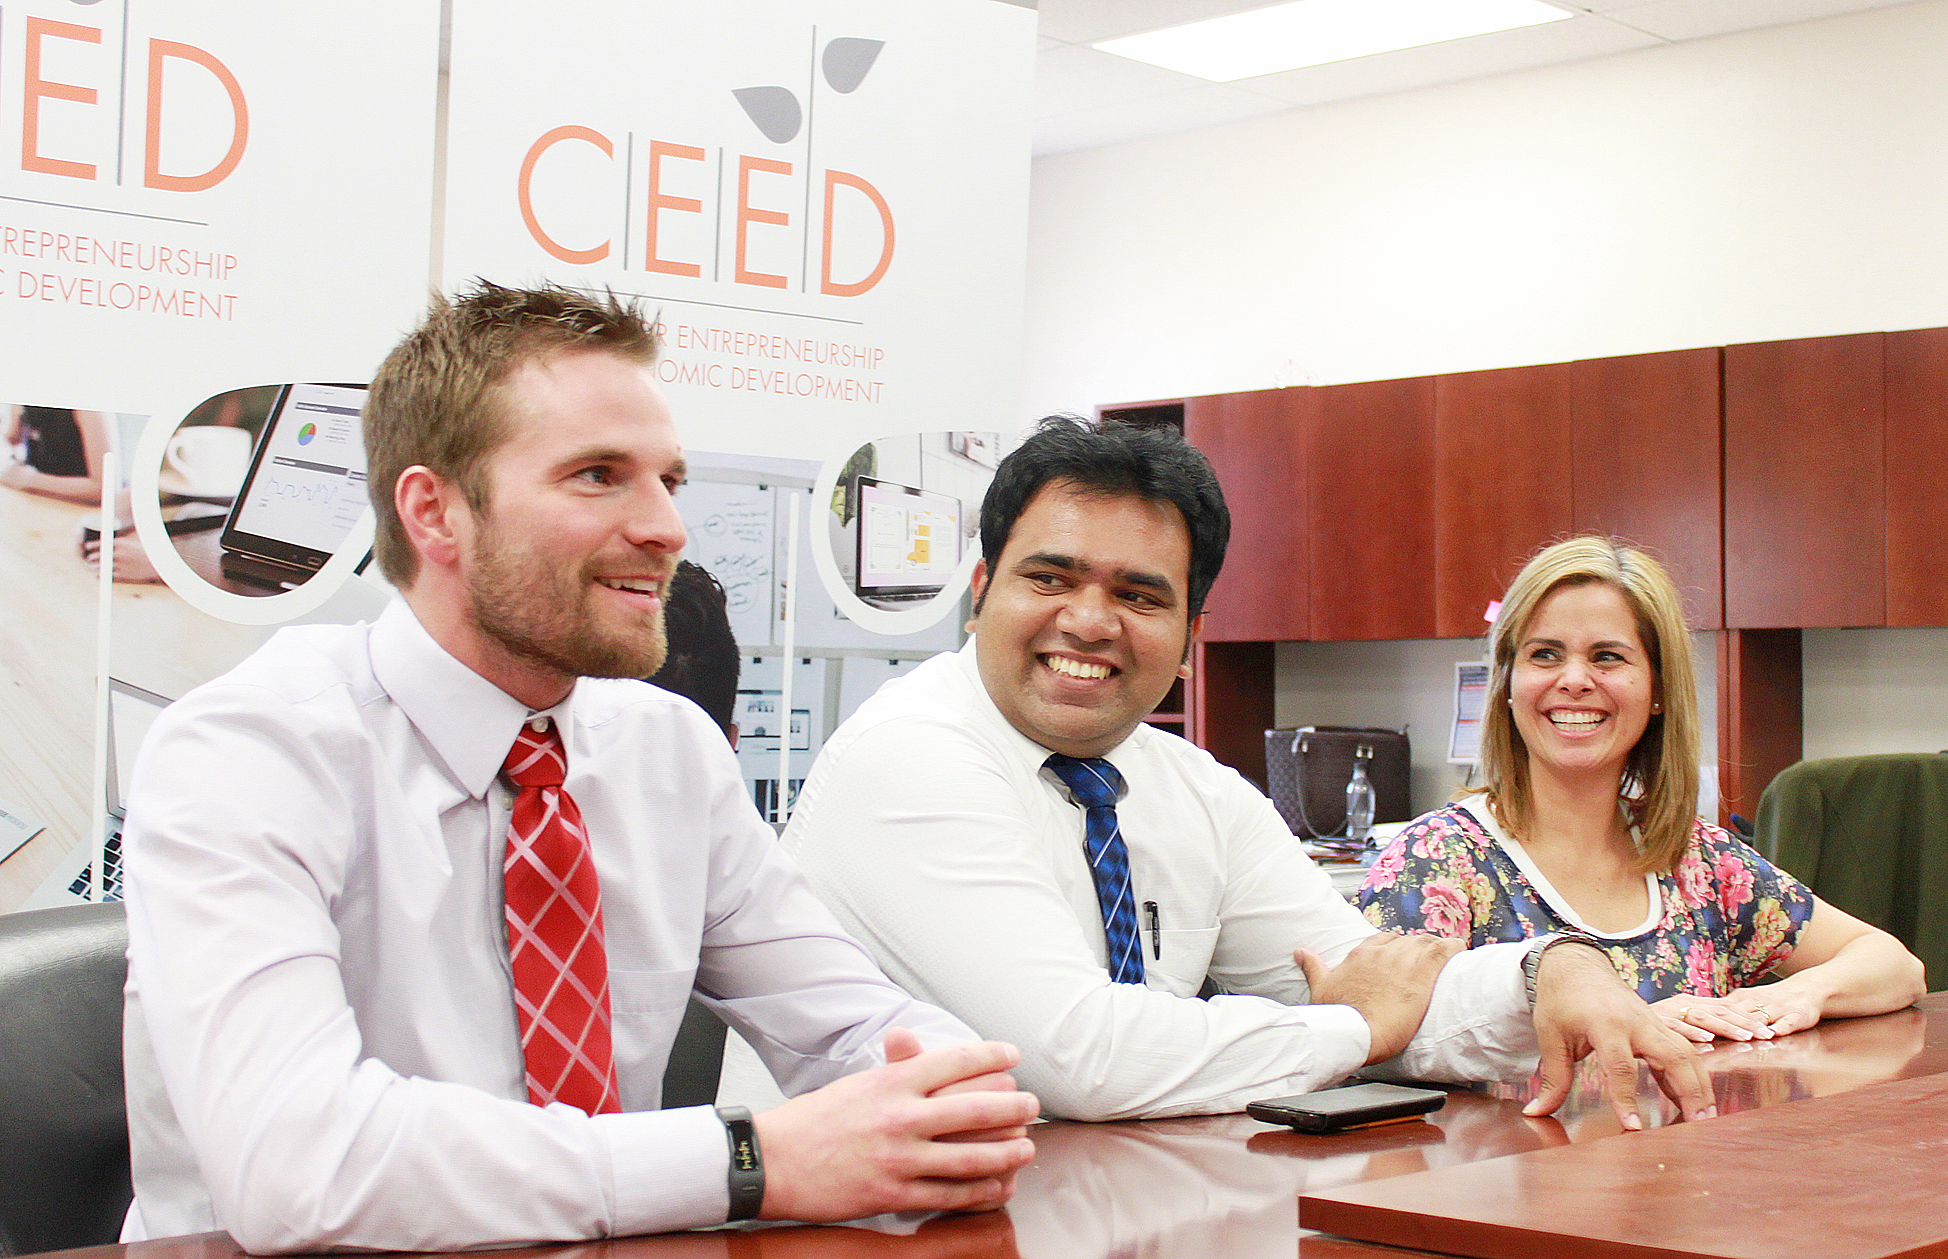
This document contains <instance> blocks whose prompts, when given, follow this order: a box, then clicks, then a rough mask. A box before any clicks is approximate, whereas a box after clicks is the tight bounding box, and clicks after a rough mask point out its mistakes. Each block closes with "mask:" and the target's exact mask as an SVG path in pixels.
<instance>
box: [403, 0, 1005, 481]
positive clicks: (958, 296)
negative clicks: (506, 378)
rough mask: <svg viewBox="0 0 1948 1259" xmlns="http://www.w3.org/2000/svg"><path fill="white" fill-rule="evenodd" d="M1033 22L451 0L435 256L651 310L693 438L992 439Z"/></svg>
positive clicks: (849, 0)
mask: <svg viewBox="0 0 1948 1259" xmlns="http://www.w3.org/2000/svg"><path fill="white" fill-rule="evenodd" d="M1034 30H1035V14H1034V11H1033V10H1032V9H1026V8H1021V7H1019V6H1016V5H1013V4H1007V3H1002V2H1001V0H817V2H814V3H807V2H806V0H718V2H716V3H711V4H707V5H698V4H687V3H674V2H668V0H649V2H646V3H636V4H630V5H626V6H621V5H617V6H598V5H582V4H577V5H556V6H548V7H546V8H540V9H537V8H535V7H534V6H532V5H527V4H520V3H516V2H515V0H456V2H455V3H454V5H453V22H452V43H451V54H452V55H451V86H450V99H449V110H448V130H447V137H448V148H447V173H448V182H447V194H446V209H445V217H444V237H443V250H444V258H443V265H442V273H443V275H444V278H445V281H446V284H447V287H449V288H452V287H454V286H456V285H458V284H461V283H463V282H464V281H465V280H467V279H468V278H469V277H472V276H475V275H484V276H487V277H488V278H490V279H494V280H496V281H499V282H502V283H514V284H519V283H531V282H534V281H536V280H539V279H543V278H545V279H550V280H554V281H557V282H560V283H563V284H568V285H573V286H577V287H588V288H601V287H604V286H606V287H609V288H613V289H614V290H615V291H616V292H618V293H625V294H633V295H637V296H639V297H641V298H642V299H643V300H644V304H645V305H646V307H647V308H649V309H650V310H653V311H656V312H658V322H659V324H660V327H661V332H662V336H663V341H664V353H663V357H662V359H661V361H660V363H659V365H658V370H659V373H660V374H661V377H662V380H663V383H664V387H665V389H666V390H667V392H668V395H669V397H670V401H671V405H672V407H673V408H674V410H675V412H676V415H677V422H678V426H679V428H680V429H681V430H682V431H683V432H684V434H685V436H686V440H688V441H690V442H692V443H693V444H699V445H707V446H708V447H709V448H711V449H716V450H725V451H747V452H753V453H760V452H761V453H766V454H775V455H785V456H790V457H800V458H803V457H811V458H820V459H825V458H830V457H832V455H833V453H834V452H835V451H849V450H851V449H852V448H853V447H856V446H857V445H859V444H860V443H861V442H864V441H868V440H871V439H873V438H877V437H881V436H884V435H886V434H888V433H894V432H920V431H927V430H957V429H987V430H991V429H997V428H1004V429H1013V428H1016V427H1018V426H1019V424H1020V422H1021V417H1019V416H1017V415H1016V414H1015V411H1016V409H1017V407H1018V393H1019V385H1018V374H1019V373H1018V362H1019V358H1020V350H1021V326H1022V300H1023V269H1024V256H1025V236H1026V215H1027V188H1028V155H1029V128H1030V121H1031V118H1030V114H1031V110H1030V104H1031V101H1032V98H1033V94H1032V69H1033V53H1034Z"/></svg>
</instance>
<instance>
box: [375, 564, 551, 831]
mask: <svg viewBox="0 0 1948 1259" xmlns="http://www.w3.org/2000/svg"><path fill="white" fill-rule="evenodd" d="M371 644H372V674H373V676H374V677H375V678H377V679H378V682H379V685H380V686H381V687H383V688H385V692H386V694H387V695H388V696H390V697H391V699H392V701H393V703H395V704H397V705H399V710H400V711H401V712H403V713H405V714H406V719H407V720H408V721H410V722H412V723H413V727H414V728H415V729H416V730H418V731H419V734H420V737H421V738H423V739H425V740H426V744H427V746H428V747H429V748H431V749H432V751H433V754H434V755H435V756H437V757H438V758H439V759H440V762H441V763H442V764H443V765H445V767H446V771H447V773H448V774H450V775H451V776H452V777H453V780H454V781H455V782H457V783H459V784H460V787H461V788H462V789H463V790H464V791H466V793H467V794H468V795H469V796H472V797H474V798H475V799H479V798H480V797H482V796H484V795H486V794H487V789H488V788H489V787H491V786H493V783H494V777H495V775H497V774H499V773H500V771H501V765H502V764H503V763H504V762H505V761H506V760H507V750H508V749H509V748H510V747H512V746H514V735H515V732H516V731H518V730H519V729H520V727H521V723H522V722H524V721H526V720H528V719H529V718H530V717H533V716H536V715H538V714H535V713H532V712H530V711H529V709H528V706H527V705H526V704H523V703H522V702H521V701H520V700H518V699H515V698H514V697H513V696H512V695H509V694H508V693H507V692H506V691H503V690H501V688H499V687H498V686H495V685H494V684H493V683H492V682H489V681H488V680H487V679H486V678H483V677H481V676H480V675H479V674H478V673H475V672H474V671H473V670H472V669H469V668H468V667H467V666H466V665H464V664H461V663H460V662H459V661H458V660H456V659H454V657H453V656H452V655H451V654H449V653H448V652H447V650H446V648H444V647H442V646H440V645H439V643H437V642H435V641H434V639H433V636H432V635H431V634H429V633H427V632H426V627H425V626H423V625H421V624H420V623H419V618H418V617H417V616H415V615H414V614H413V610H412V608H411V607H409V606H407V604H406V601H405V600H403V599H395V600H393V602H392V603H391V604H390V605H389V606H388V607H387V608H386V610H385V611H384V612H383V613H381V614H380V616H379V619H378V620H377V621H376V622H375V623H374V624H373V626H372V638H371ZM574 697H575V692H574V691H573V690H570V691H569V693H568V698H566V699H564V700H562V702H561V703H559V704H557V705H555V706H554V707H553V708H550V709H548V710H546V711H547V714H548V715H550V716H552V717H554V718H555V720H556V721H557V722H558V723H562V724H563V728H564V732H565V731H566V728H567V727H566V722H567V718H568V710H569V706H570V705H571V704H572V703H573V701H574ZM564 738H566V735H565V733H564ZM571 742H572V741H571Z"/></svg>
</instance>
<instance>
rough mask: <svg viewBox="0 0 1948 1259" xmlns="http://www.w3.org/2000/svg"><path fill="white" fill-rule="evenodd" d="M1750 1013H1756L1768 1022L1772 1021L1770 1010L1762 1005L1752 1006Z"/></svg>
mask: <svg viewBox="0 0 1948 1259" xmlns="http://www.w3.org/2000/svg"><path fill="white" fill-rule="evenodd" d="M1752 1013H1754V1014H1756V1015H1758V1016H1759V1017H1760V1018H1762V1019H1764V1020H1765V1021H1766V1022H1768V1023H1770V1022H1771V1021H1772V1011H1770V1010H1768V1009H1766V1008H1765V1007H1764V1006H1762V1005H1755V1006H1753V1007H1752Z"/></svg>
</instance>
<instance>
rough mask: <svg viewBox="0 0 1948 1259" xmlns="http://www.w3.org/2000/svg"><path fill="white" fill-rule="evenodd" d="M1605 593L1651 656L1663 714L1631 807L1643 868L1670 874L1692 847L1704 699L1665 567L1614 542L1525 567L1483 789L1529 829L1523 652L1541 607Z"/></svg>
mask: <svg viewBox="0 0 1948 1259" xmlns="http://www.w3.org/2000/svg"><path fill="white" fill-rule="evenodd" d="M1586 585H1604V586H1609V587H1611V588H1612V589H1614V590H1615V591H1617V593H1619V594H1621V595H1622V596H1623V599H1624V602H1625V603H1627V604H1629V605H1630V610H1631V612H1632V614H1633V615H1634V616H1635V617H1636V621H1637V635H1638V637H1639V638H1641V639H1642V640H1643V644H1644V649H1645V651H1647V652H1648V653H1649V655H1650V667H1651V675H1652V678H1653V680H1654V688H1655V689H1654V690H1653V694H1654V695H1655V696H1656V698H1657V699H1658V700H1659V701H1661V702H1662V705H1663V711H1662V712H1661V713H1652V714H1651V718H1650V723H1649V724H1648V725H1647V726H1645V727H1644V733H1643V736H1642V737H1641V738H1639V739H1638V740H1637V745H1636V746H1635V747H1633V748H1632V749H1630V756H1629V759H1628V760H1627V761H1626V762H1625V764H1624V770H1623V783H1622V786H1621V791H1622V796H1623V802H1624V805H1625V807H1626V808H1628V809H1629V811H1630V815H1631V818H1632V819H1633V820H1634V821H1635V822H1636V824H1637V828H1638V834H1639V835H1640V837H1641V841H1642V848H1641V851H1640V854H1639V857H1638V867H1639V868H1640V869H1642V870H1646V871H1655V872H1657V873H1668V872H1670V871H1672V870H1674V869H1676V868H1677V863H1678V861H1679V860H1680V859H1682V858H1683V856H1684V853H1685V850H1686V849H1687V848H1688V847H1689V846H1690V844H1691V832H1692V827H1693V824H1694V819H1695V818H1696V816H1697V807H1698V694H1697V680H1696V674H1695V671H1694V670H1693V669H1692V666H1691V638H1690V632H1689V631H1688V630H1687V629H1686V627H1685V624H1684V606H1683V601H1682V599H1681V598H1680V596H1679V595H1678V591H1677V586H1676V584H1675V583H1673V582H1672V581H1671V577H1670V574H1669V573H1667V572H1665V571H1664V566H1663V565H1661V564H1659V563H1658V562H1657V561H1656V560H1654V559H1652V558H1651V557H1650V556H1648V555H1646V554H1645V553H1644V552H1642V551H1640V550H1638V549H1637V548H1635V547H1633V546H1631V545H1630V544H1629V543H1627V542H1622V541H1619V540H1617V539H1615V538H1598V537H1583V538H1571V539H1569V540H1568V541H1566V542H1557V543H1555V544H1553V545H1551V546H1547V547H1544V548H1543V549H1542V550H1541V551H1538V552H1537V553H1536V554H1535V555H1534V557H1532V558H1531V559H1530V560H1529V562H1528V563H1527V564H1524V565H1523V566H1522V571H1521V572H1520V573H1517V574H1516V576H1515V581H1514V582H1513V583H1512V584H1511V585H1510V586H1509V588H1508V593H1507V594H1506V595H1504V596H1503V597H1502V606H1501V611H1500V613H1499V614H1497V616H1496V617H1495V625H1494V628H1493V629H1492V630H1490V631H1489V639H1490V642H1491V644H1492V646H1493V648H1494V664H1493V667H1492V670H1491V672H1490V673H1489V678H1488V704H1487V706H1486V711H1485V712H1484V713H1483V716H1482V723H1481V726H1482V729H1481V772H1482V785H1481V786H1479V787H1477V788H1474V789H1473V790H1474V791H1478V792H1482V793H1485V794H1486V796H1487V797H1488V803H1489V806H1490V807H1491V808H1493V809H1494V811H1495V816H1496V817H1497V819H1499V820H1500V822H1501V824H1502V826H1503V828H1504V829H1506V830H1507V831H1508V832H1509V834H1511V835H1514V836H1516V837H1518V838H1519V837H1520V836H1521V834H1522V832H1523V831H1525V830H1526V829H1528V827H1529V824H1530V822H1531V820H1532V819H1531V818H1530V816H1529V814H1530V810H1531V807H1532V805H1533V798H1532V796H1531V793H1530V788H1529V757H1528V746H1527V745H1526V744H1525V743H1524V742H1523V741H1522V734H1521V731H1519V730H1517V729H1516V727H1515V719H1514V716H1513V713H1512V711H1511V709H1510V707H1509V697H1510V695H1511V690H1510V686H1511V683H1512V680H1513V675H1514V670H1515V660H1516V652H1517V649H1518V648H1519V647H1520V646H1521V643H1522V639H1523V637H1524V635H1525V634H1526V633H1527V631H1528V628H1529V623H1530V622H1531V621H1532V620H1534V618H1535V612H1536V609H1537V608H1538V607H1540V606H1541V605H1542V601H1543V600H1544V599H1546V598H1548V597H1549V596H1550V595H1551V594H1553V593H1554V592H1555V591H1557V590H1560V589H1562V588H1564V587H1566V586H1586Z"/></svg>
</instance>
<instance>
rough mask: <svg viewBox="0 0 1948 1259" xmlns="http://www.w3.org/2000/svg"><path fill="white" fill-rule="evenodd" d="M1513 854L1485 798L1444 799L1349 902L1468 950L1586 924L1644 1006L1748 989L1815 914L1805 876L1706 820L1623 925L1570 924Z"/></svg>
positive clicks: (1393, 926)
mask: <svg viewBox="0 0 1948 1259" xmlns="http://www.w3.org/2000/svg"><path fill="white" fill-rule="evenodd" d="M1520 852H1521V848H1520V845H1519V844H1516V843H1515V842H1514V841H1513V840H1510V839H1509V838H1508V837H1507V836H1506V835H1505V834H1504V833H1503V832H1502V830H1501V827H1500V826H1499V825H1497V824H1496V823H1495V821H1494V819H1493V816H1492V815H1491V814H1490V812H1489V810H1488V806H1487V805H1486V804H1485V803H1482V804H1451V805H1449V806H1447V807H1446V808H1444V809H1437V810H1435V811H1434V812H1432V813H1429V814H1426V815H1425V816H1423V817H1420V818H1418V819H1416V820H1415V821H1414V822H1413V823H1412V824H1411V825H1410V826H1408V827H1407V829H1406V830H1404V831H1402V832H1401V833H1400V835H1399V837H1398V838H1397V839H1395V840H1394V841H1393V843H1391V844H1390V845H1388V846H1387V849H1386V851H1385V852H1382V853H1381V854H1380V856H1379V858H1378V859H1377V860H1375V861H1374V863H1373V868H1372V869H1371V870H1369V871H1368V872H1367V876H1366V882H1365V883H1364V884H1363V885H1361V887H1360V890H1359V895H1358V897H1357V898H1356V900H1355V904H1357V905H1358V906H1359V907H1360V909H1361V910H1363V911H1364V912H1365V914H1366V917H1367V920H1368V921H1370V922H1371V923H1372V924H1373V925H1374V926H1376V927H1379V928H1380V929H1382V930H1392V931H1405V932H1408V933H1419V934H1424V935H1441V936H1451V937H1454V938H1457V939H1463V940H1466V941H1467V942H1468V947H1469V948H1474V947H1476V946H1478V945H1483V944H1495V943H1498V942H1503V941H1511V940H1524V939H1532V938H1534V937H1536V936H1540V935H1547V934H1549V933H1550V932H1552V931H1563V930H1568V929H1571V928H1574V929H1576V930H1581V931H1589V932H1590V934H1592V935H1594V936H1597V937H1598V938H1600V939H1602V940H1603V941H1604V943H1605V944H1606V946H1607V947H1608V950H1609V953H1610V959H1611V961H1613V962H1614V963H1615V964H1616V968H1617V973H1618V974H1619V975H1621V976H1623V980H1624V982H1625V983H1627V984H1629V985H1630V986H1631V987H1633V988H1635V989H1636V990H1637V995H1638V996H1640V997H1642V998H1643V999H1644V1000H1646V1001H1657V1000H1661V999H1662V998H1664V997H1672V996H1676V995H1678V994H1679V993H1685V994H1689V995H1693V996H1713V997H1722V996H1724V995H1726V994H1727V993H1729V992H1731V991H1732V990H1733V989H1735V988H1744V987H1748V986H1750V985H1751V984H1752V983H1753V982H1754V981H1755V980H1757V979H1758V978H1759V977H1760V976H1762V975H1764V974H1765V973H1766V972H1767V971H1769V970H1771V969H1772V968H1773V967H1774V966H1776V965H1778V964H1779V963H1780V962H1781V961H1783V960H1785V959H1786V958H1787V957H1790V956H1791V955H1792V950H1793V945H1794V942H1795V941H1797V940H1798V938H1799V933H1800V931H1801V930H1802V929H1803V928H1804V927H1805V926H1806V921H1807V919H1809V918H1811V917H1812V913H1813V894H1812V893H1811V892H1810V891H1808V890H1807V889H1806V885H1805V884H1804V883H1801V882H1800V881H1799V880H1798V879H1796V878H1794V877H1793V876H1792V875H1790V874H1788V873H1787V872H1786V871H1784V870H1781V869H1779V868H1778V867H1777V866H1775V865H1773V864H1772V863H1771V862H1769V861H1767V860H1766V859H1765V858H1764V857H1761V856H1760V855H1759V854H1758V853H1756V852H1754V851H1753V850H1752V849H1751V848H1750V847H1748V846H1747V845H1745V844H1743V843H1740V842H1739V841H1738V840H1737V839H1734V838H1733V837H1732V836H1731V835H1729V834H1727V833H1726V832H1725V831H1723V830H1720V829H1719V828H1718V827H1716V826H1712V825H1710V824H1708V823H1707V822H1705V821H1704V820H1703V819H1699V821H1698V823H1697V825H1696V826H1695V827H1694V829H1693V831H1692V840H1691V847H1690V849H1689V850H1688V851H1686V852H1685V854H1684V857H1683V859H1682V860H1681V861H1680V862H1679V863H1678V867H1677V869H1676V870H1675V871H1673V872H1672V873H1670V874H1661V875H1658V876H1657V877H1656V879H1655V889H1656V890H1655V893H1654V894H1653V898H1652V905H1651V910H1652V913H1651V915H1650V916H1649V917H1648V918H1647V919H1646V921H1645V923H1644V924H1642V925H1640V926H1639V927H1637V928H1634V929H1632V930H1630V931H1627V932H1615V931H1596V930H1593V929H1592V928H1590V927H1588V926H1585V925H1584V924H1583V923H1581V922H1579V921H1577V920H1576V919H1575V918H1573V917H1572V916H1571V914H1570V911H1569V907H1568V906H1567V904H1566V903H1564V902H1563V900H1562V898H1561V896H1560V895H1559V894H1557V893H1556V892H1555V890H1554V889H1553V888H1551V887H1549V885H1548V883H1547V881H1546V880H1544V879H1543V878H1542V876H1541V874H1540V872H1538V871H1536V870H1535V867H1534V866H1533V865H1530V864H1529V863H1528V860H1527V857H1526V856H1525V855H1524V856H1518V854H1520ZM1524 866H1527V867H1528V868H1527V869H1526V870H1525V869H1524V868H1523V867H1524ZM1653 920H1654V921H1653Z"/></svg>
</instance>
